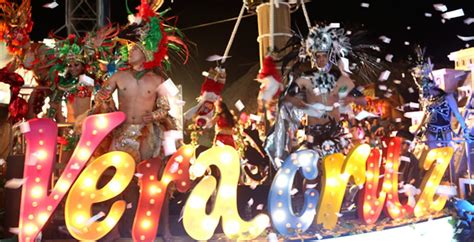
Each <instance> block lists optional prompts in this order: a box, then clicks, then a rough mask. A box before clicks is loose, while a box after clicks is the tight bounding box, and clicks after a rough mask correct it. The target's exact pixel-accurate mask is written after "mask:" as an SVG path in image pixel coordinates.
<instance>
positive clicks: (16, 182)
mask: <svg viewBox="0 0 474 242" xmlns="http://www.w3.org/2000/svg"><path fill="white" fill-rule="evenodd" d="M23 183H25V179H22V178H13V179H10V180H8V181H7V182H6V183H5V188H10V189H18V188H20V187H21V186H22V185H23Z"/></svg>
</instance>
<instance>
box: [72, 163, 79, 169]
mask: <svg viewBox="0 0 474 242" xmlns="http://www.w3.org/2000/svg"><path fill="white" fill-rule="evenodd" d="M79 169H81V166H80V165H79V164H77V163H74V164H72V165H71V170H79Z"/></svg>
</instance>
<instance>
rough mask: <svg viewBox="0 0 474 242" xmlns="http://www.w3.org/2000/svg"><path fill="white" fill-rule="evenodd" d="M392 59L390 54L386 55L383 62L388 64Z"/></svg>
mask: <svg viewBox="0 0 474 242" xmlns="http://www.w3.org/2000/svg"><path fill="white" fill-rule="evenodd" d="M392 59H393V55H392V54H387V55H386V56H385V60H386V61H388V62H392Z"/></svg>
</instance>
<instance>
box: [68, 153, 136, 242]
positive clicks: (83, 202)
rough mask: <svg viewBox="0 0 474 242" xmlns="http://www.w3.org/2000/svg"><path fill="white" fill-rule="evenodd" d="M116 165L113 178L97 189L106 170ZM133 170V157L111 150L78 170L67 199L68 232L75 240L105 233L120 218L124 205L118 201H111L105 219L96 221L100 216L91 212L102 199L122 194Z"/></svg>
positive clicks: (96, 238) (124, 203)
mask: <svg viewBox="0 0 474 242" xmlns="http://www.w3.org/2000/svg"><path fill="white" fill-rule="evenodd" d="M110 167H114V168H115V170H116V171H115V173H114V176H113V177H112V179H110V181H109V182H108V183H107V184H106V185H105V186H104V187H102V188H100V189H97V183H98V181H99V178H100V177H101V176H102V175H103V173H104V172H105V170H107V169H108V168H110ZM134 173H135V160H134V159H133V158H132V156H130V155H129V154H127V153H125V152H122V151H112V152H109V153H107V154H105V155H102V156H100V157H99V158H97V159H95V160H94V161H93V162H91V163H90V164H89V165H88V166H87V167H86V169H84V171H83V172H82V173H81V175H80V176H79V178H78V179H77V181H76V182H75V183H74V185H73V186H72V188H71V191H70V192H69V195H68V197H67V199H66V208H65V217H66V226H67V228H68V230H69V233H71V235H72V236H73V237H74V238H76V239H78V240H89V241H94V240H98V239H100V238H102V237H104V236H105V235H106V234H108V233H109V232H110V231H111V230H112V229H113V228H114V227H115V225H116V224H117V222H118V221H119V220H120V218H121V217H122V215H123V212H124V211H125V208H126V206H127V203H126V201H124V200H120V201H116V202H114V203H113V204H112V207H111V208H110V211H109V214H108V215H107V217H105V219H103V220H102V221H100V222H96V220H98V219H99V218H101V217H102V216H105V214H104V213H103V212H101V213H99V214H98V215H95V216H93V215H92V205H93V204H94V203H99V202H104V201H107V200H109V199H111V198H114V197H115V196H117V195H119V194H120V193H122V192H123V191H124V190H125V188H127V186H128V184H129V183H130V181H131V180H132V178H133V174H134Z"/></svg>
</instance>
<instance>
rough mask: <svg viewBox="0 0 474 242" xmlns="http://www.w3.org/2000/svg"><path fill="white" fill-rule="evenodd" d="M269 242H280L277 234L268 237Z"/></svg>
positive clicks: (270, 234)
mask: <svg viewBox="0 0 474 242" xmlns="http://www.w3.org/2000/svg"><path fill="white" fill-rule="evenodd" d="M267 240H268V241H269V242H278V236H277V235H276V234H275V233H269V234H268V235H267Z"/></svg>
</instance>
